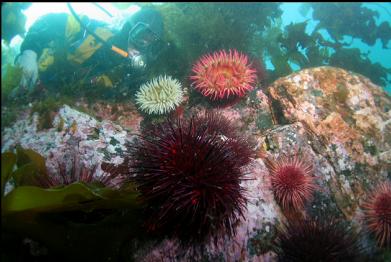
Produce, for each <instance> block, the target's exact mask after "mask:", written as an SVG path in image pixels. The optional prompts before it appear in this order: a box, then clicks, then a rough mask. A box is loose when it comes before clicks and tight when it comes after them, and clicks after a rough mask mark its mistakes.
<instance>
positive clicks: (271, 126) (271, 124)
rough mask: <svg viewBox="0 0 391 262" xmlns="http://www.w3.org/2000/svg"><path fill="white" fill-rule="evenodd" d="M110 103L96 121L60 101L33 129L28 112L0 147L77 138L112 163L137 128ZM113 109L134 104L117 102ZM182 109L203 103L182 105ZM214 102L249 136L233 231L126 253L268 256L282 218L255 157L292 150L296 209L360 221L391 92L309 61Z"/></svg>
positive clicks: (385, 137)
mask: <svg viewBox="0 0 391 262" xmlns="http://www.w3.org/2000/svg"><path fill="white" fill-rule="evenodd" d="M109 107H110V108H109ZM109 107H108V106H107V105H105V104H103V103H101V104H99V105H98V108H97V109H96V110H95V113H96V114H99V115H100V117H102V119H104V120H102V121H98V120H96V119H95V118H93V117H91V116H89V115H87V114H84V113H81V112H78V111H76V110H75V109H72V108H70V107H68V106H64V107H62V108H61V109H60V111H59V113H58V115H57V116H56V117H55V120H54V122H53V125H54V128H51V129H48V130H43V131H37V129H36V124H37V116H36V115H34V116H33V117H32V118H31V119H30V118H29V116H28V114H26V115H24V116H22V118H21V119H20V120H19V121H17V122H16V123H15V124H14V126H13V127H12V128H6V129H5V130H4V132H3V136H2V152H4V151H5V150H8V149H11V148H12V147H13V146H15V145H16V144H17V143H20V144H21V145H22V146H24V147H27V148H32V149H34V150H36V151H38V152H39V153H41V154H43V155H44V156H45V157H49V159H54V158H58V157H61V156H62V155H63V154H64V152H66V151H67V150H69V149H70V148H74V147H75V146H77V148H78V150H79V153H80V155H81V156H82V157H83V159H84V161H86V162H88V163H90V164H94V163H98V162H99V161H102V160H103V161H106V162H111V163H116V164H117V163H118V164H119V163H121V162H122V161H123V158H122V156H123V155H122V152H123V151H124V150H125V148H124V144H125V143H126V142H127V141H131V140H132V135H130V134H129V133H128V130H131V131H132V132H133V133H138V132H139V130H140V122H141V120H142V117H141V116H140V115H138V114H137V113H136V112H135V111H133V113H132V114H129V116H127V119H128V120H127V121H123V122H120V115H121V114H122V113H121V114H118V115H117V116H115V117H113V115H112V106H109ZM121 108H125V111H126V110H127V111H129V110H130V111H129V112H132V110H133V109H131V108H130V109H126V107H117V109H116V110H119V111H121V110H122V109H121ZM184 110H189V111H190V112H189V113H195V112H200V111H205V110H206V109H205V108H203V107H202V106H200V105H199V106H194V107H192V108H191V109H189V108H187V107H186V105H184ZM208 110H209V109H208ZM216 110H217V109H216ZM218 110H219V111H221V113H222V114H223V115H225V116H226V117H227V118H229V119H230V120H231V121H233V122H234V123H235V124H237V126H238V128H239V129H240V131H241V132H242V133H243V134H244V135H246V136H248V137H249V139H251V140H253V141H254V142H255V143H254V150H255V151H256V153H257V154H256V157H255V158H254V159H253V160H252V162H251V163H250V164H249V165H248V166H247V167H244V170H245V171H246V173H248V174H249V176H250V177H251V178H252V180H248V181H244V182H243V184H242V185H243V187H244V188H246V190H247V193H248V196H249V198H248V199H249V201H248V203H247V210H246V212H245V216H244V219H241V220H240V221H237V232H236V235H235V236H234V237H233V238H232V239H227V238H224V239H220V240H219V241H218V242H217V244H216V245H214V243H212V242H210V243H206V245H205V252H204V253H203V254H192V253H190V252H188V251H187V250H184V249H183V248H181V246H180V245H179V243H178V242H177V241H176V240H175V239H165V240H163V241H160V242H159V241H157V240H154V241H150V242H147V243H142V244H141V246H139V248H137V250H136V251H135V253H134V254H133V259H134V260H137V261H173V260H175V261H178V260H179V261H186V260H190V258H192V259H196V260H202V259H205V260H209V261H218V260H219V261H275V260H276V258H275V254H274V253H273V252H272V243H273V241H274V239H275V237H276V228H277V226H278V225H280V224H281V223H282V222H284V221H285V220H286V218H285V214H284V213H283V211H282V210H281V208H280V207H279V205H278V204H277V203H276V202H275V200H274V196H273V192H272V190H271V184H270V179H269V171H268V169H267V168H266V166H265V163H264V159H265V157H270V156H273V157H276V156H278V155H280V154H282V153H292V152H296V150H300V151H301V152H303V153H304V154H306V155H307V156H308V157H309V159H311V161H312V162H313V166H314V176H315V181H316V184H317V186H318V190H316V192H315V193H314V197H313V201H312V202H311V203H309V204H308V206H307V207H306V209H305V210H304V211H303V215H321V214H322V213H327V214H332V215H334V216H336V217H338V218H341V219H343V220H346V221H347V222H349V223H352V224H355V225H356V226H358V227H359V228H361V227H362V226H363V221H362V219H361V217H362V216H361V209H360V206H361V203H362V201H363V200H364V199H365V198H366V196H367V194H368V193H367V192H370V191H371V190H372V189H373V188H374V186H376V185H377V184H379V183H381V182H382V181H385V180H387V179H388V180H389V179H390V170H391V98H390V97H389V96H388V95H387V94H386V93H385V92H384V91H383V90H382V89H381V88H380V87H378V86H376V85H374V84H373V83H371V82H370V81H369V80H368V79H367V78H365V77H363V76H361V75H357V74H353V73H352V72H348V71H346V70H343V69H339V68H332V67H318V68H310V69H305V70H302V71H299V72H297V73H293V74H291V75H289V76H286V77H283V78H280V79H278V80H276V81H275V82H274V83H272V84H271V85H270V86H269V87H268V88H267V89H266V90H256V91H254V92H251V93H250V94H249V96H248V97H247V98H244V99H242V100H241V101H240V103H238V104H236V105H234V106H230V107H226V108H223V109H218ZM122 111H123V110H122ZM122 111H121V112H122ZM125 111H124V112H125ZM124 115H126V114H124ZM112 121H116V124H114V123H113V122H112ZM118 122H120V124H118ZM129 123H130V124H129ZM123 125H126V127H127V128H126V129H124V126H123ZM58 126H62V128H61V129H60V130H61V131H59V128H58Z"/></svg>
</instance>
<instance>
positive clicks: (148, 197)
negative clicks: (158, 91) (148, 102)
mask: <svg viewBox="0 0 391 262" xmlns="http://www.w3.org/2000/svg"><path fill="white" fill-rule="evenodd" d="M130 149H131V151H132V159H133V163H131V164H130V172H131V174H133V175H134V180H135V182H136V184H137V186H138V189H139V191H140V192H141V196H142V199H143V200H144V201H145V202H146V204H147V205H148V211H149V212H148V215H149V216H150V219H149V221H148V222H147V224H148V225H149V228H150V229H152V230H157V231H159V232H165V233H167V234H171V233H172V234H173V235H175V236H177V237H179V238H180V239H181V240H183V242H188V241H189V242H194V241H195V242H200V241H202V240H204V239H206V238H208V237H209V236H211V235H214V236H216V234H218V233H222V232H221V231H225V232H224V233H225V234H227V235H228V236H231V235H232V234H234V223H235V222H236V220H237V219H238V218H239V217H240V216H242V215H243V214H242V211H243V209H244V208H245V203H246V197H245V194H244V189H243V188H242V187H241V186H240V182H241V181H242V180H243V179H245V177H244V174H243V172H242V170H241V167H242V166H243V165H245V164H247V163H249V161H250V156H251V154H252V151H251V149H250V148H249V146H248V144H247V142H246V140H245V139H243V138H241V137H240V136H239V135H238V134H237V133H236V131H235V130H234V127H233V126H232V124H231V123H230V122H229V121H228V120H227V119H225V118H224V117H222V116H221V115H216V114H210V113H209V114H206V115H205V116H193V117H192V118H190V119H180V118H177V119H174V118H170V119H168V120H167V121H166V122H164V123H162V124H159V125H156V126H154V127H153V128H150V129H147V130H145V132H144V133H143V135H142V136H141V138H140V139H138V140H136V141H135V142H134V143H133V145H132V146H131V147H130Z"/></svg>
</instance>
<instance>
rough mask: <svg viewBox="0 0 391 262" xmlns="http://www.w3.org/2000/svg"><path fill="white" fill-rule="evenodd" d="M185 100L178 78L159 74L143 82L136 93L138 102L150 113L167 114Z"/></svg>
mask: <svg viewBox="0 0 391 262" xmlns="http://www.w3.org/2000/svg"><path fill="white" fill-rule="evenodd" d="M182 100H183V91H182V88H181V84H180V83H179V81H178V80H176V79H172V78H171V76H159V77H158V78H154V79H152V80H151V81H150V82H147V83H146V84H143V85H142V86H141V87H140V90H139V91H138V92H137V94H136V104H138V105H139V106H140V109H141V110H142V111H144V112H146V113H148V114H165V113H167V112H170V111H172V110H173V109H175V108H176V107H177V106H178V105H179V104H180V103H181V102H182Z"/></svg>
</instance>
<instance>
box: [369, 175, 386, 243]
mask: <svg viewBox="0 0 391 262" xmlns="http://www.w3.org/2000/svg"><path fill="white" fill-rule="evenodd" d="M363 208H364V214H365V216H364V217H365V222H366V224H367V226H368V229H369V231H370V232H372V233H373V234H374V235H375V236H376V240H377V243H378V245H379V246H380V247H390V245H391V182H389V181H388V182H385V183H383V184H380V185H379V186H378V187H377V188H376V190H375V191H374V192H373V193H372V194H371V195H370V196H369V198H368V200H367V201H366V202H365V203H364V205H363Z"/></svg>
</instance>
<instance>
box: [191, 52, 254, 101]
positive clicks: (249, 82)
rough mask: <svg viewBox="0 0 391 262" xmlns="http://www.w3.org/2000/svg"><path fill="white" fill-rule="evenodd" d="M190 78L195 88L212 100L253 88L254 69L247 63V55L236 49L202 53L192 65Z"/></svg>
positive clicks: (240, 94)
mask: <svg viewBox="0 0 391 262" xmlns="http://www.w3.org/2000/svg"><path fill="white" fill-rule="evenodd" d="M193 73H195V75H193V76H191V77H190V79H191V80H193V81H194V85H195V88H196V89H197V90H198V91H200V92H201V93H202V94H203V95H204V96H207V97H210V98H212V99H213V100H216V99H223V98H228V97H230V96H239V97H241V96H243V95H244V94H245V93H246V92H247V91H249V90H252V89H254V86H255V82H256V79H257V77H256V71H255V70H254V69H253V68H251V67H250V65H249V64H248V57H247V56H246V55H244V54H241V53H239V52H238V51H236V50H233V51H232V50H229V53H227V52H226V51H225V50H221V51H218V52H214V53H213V54H207V55H204V56H203V57H202V58H201V59H200V60H199V61H198V62H196V63H195V65H194V66H193Z"/></svg>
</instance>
